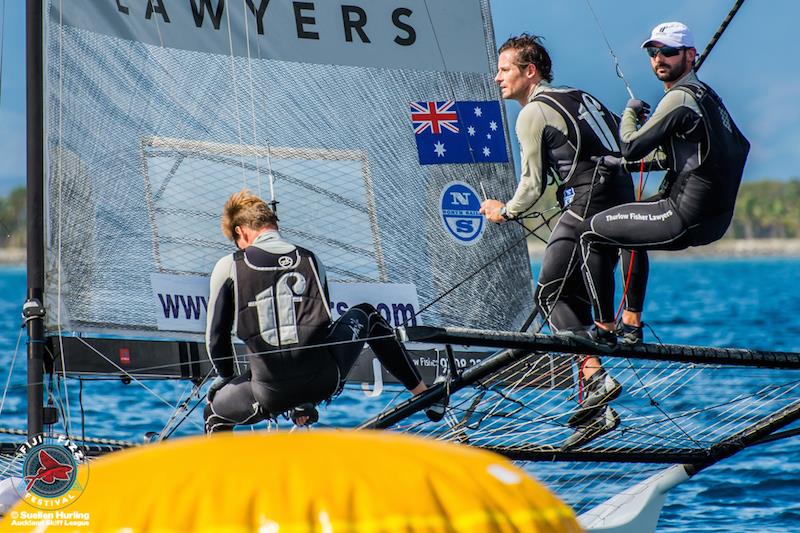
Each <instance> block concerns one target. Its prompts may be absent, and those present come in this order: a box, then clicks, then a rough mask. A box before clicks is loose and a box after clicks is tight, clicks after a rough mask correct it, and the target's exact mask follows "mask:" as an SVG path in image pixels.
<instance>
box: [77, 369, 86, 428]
mask: <svg viewBox="0 0 800 533" xmlns="http://www.w3.org/2000/svg"><path fill="white" fill-rule="evenodd" d="M78 407H80V410H81V441H82V442H86V410H85V409H84V408H83V380H82V379H78Z"/></svg>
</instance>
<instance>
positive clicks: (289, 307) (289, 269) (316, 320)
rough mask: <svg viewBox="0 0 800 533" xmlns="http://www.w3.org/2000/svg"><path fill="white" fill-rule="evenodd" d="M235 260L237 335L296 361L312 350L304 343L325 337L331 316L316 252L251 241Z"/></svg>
mask: <svg viewBox="0 0 800 533" xmlns="http://www.w3.org/2000/svg"><path fill="white" fill-rule="evenodd" d="M234 260H235V263H236V305H237V309H236V313H237V326H236V335H237V336H238V337H239V338H240V339H242V340H243V341H244V343H245V344H246V345H247V347H248V349H249V350H250V352H251V353H263V354H264V357H265V358H266V359H267V360H270V359H272V360H273V361H275V360H277V359H280V360H281V361H284V362H285V363H286V364H291V362H292V360H293V359H295V356H302V355H303V353H304V352H305V353H308V352H309V351H308V350H302V349H299V348H301V347H302V346H307V345H313V344H318V343H320V342H322V340H323V339H324V338H325V335H326V334H327V330H328V326H329V325H330V323H331V319H330V311H329V309H328V302H327V298H326V296H325V294H324V292H323V289H322V287H320V280H319V274H318V272H317V266H316V261H315V259H314V254H312V253H311V252H310V251H308V250H306V249H304V248H300V247H297V248H296V249H295V250H294V251H292V252H291V253H288V254H273V253H269V252H266V251H264V250H262V249H261V248H258V247H256V246H251V247H249V248H247V249H246V250H244V251H241V250H240V251H238V252H236V253H235V254H234ZM276 349H281V350H282V351H281V352H276V351H275V350H276ZM275 362H276V363H278V361H275ZM278 366H280V363H278ZM276 370H277V369H276ZM286 370H287V372H288V373H293V370H297V369H292V368H287V369H286Z"/></svg>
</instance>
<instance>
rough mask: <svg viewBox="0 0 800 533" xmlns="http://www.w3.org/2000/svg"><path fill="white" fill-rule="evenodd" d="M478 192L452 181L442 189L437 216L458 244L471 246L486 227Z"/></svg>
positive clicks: (468, 186) (461, 183) (464, 184)
mask: <svg viewBox="0 0 800 533" xmlns="http://www.w3.org/2000/svg"><path fill="white" fill-rule="evenodd" d="M480 208H481V201H480V197H479V196H478V192H477V191H476V190H475V189H473V188H472V187H471V186H470V185H468V184H466V183H463V182H460V181H454V182H451V183H449V184H447V186H446V187H445V188H444V190H443V191H442V195H441V197H440V199H439V209H440V211H439V214H440V216H441V218H442V222H443V224H444V227H445V228H446V229H447V231H448V232H449V233H450V235H451V236H452V237H453V238H454V239H455V240H456V242H458V243H459V244H467V245H469V244H473V243H475V242H476V241H477V240H478V239H479V238H480V236H481V235H482V234H483V229H484V227H485V226H486V224H485V223H484V221H485V219H484V217H483V215H481V214H480V213H479V211H478V210H479V209H480Z"/></svg>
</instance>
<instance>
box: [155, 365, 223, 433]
mask: <svg viewBox="0 0 800 533" xmlns="http://www.w3.org/2000/svg"><path fill="white" fill-rule="evenodd" d="M211 372H213V370H209V371H208V372H207V373H206V375H205V376H204V377H203V380H202V381H200V383H198V384H197V385H194V384H193V386H192V390H191V391H189V394H188V395H187V396H186V399H185V400H184V401H182V402H181V403H180V404H179V405H178V406H177V407H176V408H175V411H173V413H172V416H170V418H169V420H167V423H166V424H164V428H163V429H162V430H161V431H160V432H159V434H158V438H157V439H156V440H157V441H162V440H164V439H166V438H167V437H168V436H169V435H172V434H173V433H174V432H175V430H177V429H178V427H180V425H181V424H182V423H183V421H184V420H186V419H187V418H188V416H189V415H190V414H192V412H193V411H194V410H195V409H196V408H197V405H198V404H199V403H200V402H202V401H203V400H204V399H205V395H204V394H199V393H200V388H201V387H202V386H203V385H204V384H205V382H206V381H208V378H209V377H210V376H211ZM195 394H196V395H197V402H196V403H195V405H194V407H192V409H191V410H189V412H188V413H185V415H184V417H183V418H181V419H180V420H179V421H178V422H177V423H176V424H175V425H174V426H173V427H172V429H171V430H170V431H169V432H168V433H167V430H168V429H170V426H171V425H172V423H173V422H174V421H175V420H176V419H177V418H178V415H179V414H180V413H181V412H182V411H184V412H185V411H186V406H188V405H189V402H190V401H191V399H192V396H194V395H195ZM165 433H166V434H165Z"/></svg>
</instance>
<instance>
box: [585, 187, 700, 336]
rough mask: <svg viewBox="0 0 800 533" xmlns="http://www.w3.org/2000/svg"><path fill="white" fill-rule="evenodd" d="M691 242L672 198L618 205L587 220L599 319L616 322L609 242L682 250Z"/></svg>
mask: <svg viewBox="0 0 800 533" xmlns="http://www.w3.org/2000/svg"><path fill="white" fill-rule="evenodd" d="M689 244H690V243H689V238H688V234H687V229H686V227H685V225H684V223H683V222H682V221H681V219H680V217H679V216H678V213H677V211H676V210H675V209H674V207H673V205H672V202H671V201H670V200H668V199H666V200H658V201H654V202H636V203H630V204H622V205H618V206H616V207H612V208H610V209H607V210H605V211H602V212H600V213H598V214H596V215H595V216H593V217H592V218H591V219H589V220H588V221H586V222H585V223H584V225H583V227H582V228H581V236H580V245H581V256H582V261H583V265H582V269H583V274H584V279H585V280H586V286H587V288H588V290H589V294H590V295H591V297H592V302H593V304H594V308H595V320H596V321H598V322H603V323H611V322H613V312H614V310H613V307H614V291H613V263H610V262H609V256H608V247H609V246H615V247H619V248H623V249H633V250H680V249H683V248H686V247H688V246H689ZM609 289H610V290H609ZM637 290H638V289H637Z"/></svg>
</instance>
